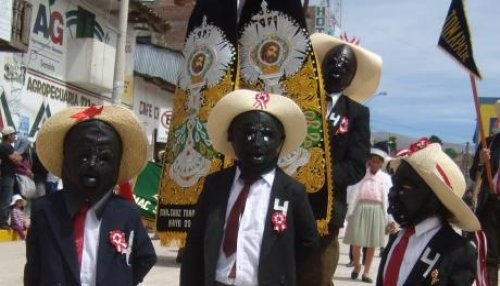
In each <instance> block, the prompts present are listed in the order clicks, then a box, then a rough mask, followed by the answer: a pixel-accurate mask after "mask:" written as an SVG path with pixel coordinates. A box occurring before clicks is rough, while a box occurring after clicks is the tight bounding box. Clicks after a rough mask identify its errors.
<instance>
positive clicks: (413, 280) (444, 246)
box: [404, 223, 456, 286]
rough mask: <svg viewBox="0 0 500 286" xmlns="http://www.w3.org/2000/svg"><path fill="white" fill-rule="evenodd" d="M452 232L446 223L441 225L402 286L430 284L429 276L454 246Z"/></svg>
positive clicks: (454, 241)
mask: <svg viewBox="0 0 500 286" xmlns="http://www.w3.org/2000/svg"><path fill="white" fill-rule="evenodd" d="M452 232H453V233H452ZM454 232H455V231H454V230H453V229H452V228H451V227H450V226H449V225H448V224H447V223H444V224H443V227H441V229H440V230H439V231H438V232H437V233H436V235H434V237H433V238H432V239H431V240H430V241H429V243H428V244H427V246H426V247H425V248H424V251H423V252H422V253H421V254H420V257H419V259H418V261H417V263H416V264H415V266H414V267H413V269H412V271H411V272H410V275H409V276H408V278H407V279H406V281H405V284H404V285H406V286H410V285H424V284H425V285H428V284H429V283H430V282H431V274H432V273H433V272H434V271H435V270H438V269H439V267H440V265H441V262H442V261H443V257H446V255H447V254H448V253H449V252H450V251H451V250H452V249H453V248H455V246H456V240H454V239H453V235H454ZM439 272H441V271H439Z"/></svg>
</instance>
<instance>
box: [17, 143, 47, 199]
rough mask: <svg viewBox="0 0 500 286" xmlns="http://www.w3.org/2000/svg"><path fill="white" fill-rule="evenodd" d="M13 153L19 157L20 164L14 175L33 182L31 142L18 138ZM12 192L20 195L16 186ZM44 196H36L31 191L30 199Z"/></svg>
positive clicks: (36, 194)
mask: <svg viewBox="0 0 500 286" xmlns="http://www.w3.org/2000/svg"><path fill="white" fill-rule="evenodd" d="M14 151H15V152H16V153H17V154H19V155H20V156H21V162H20V164H18V165H17V166H16V175H24V176H27V177H28V178H30V179H32V180H33V179H34V177H35V175H34V173H33V171H32V167H33V160H32V158H31V142H30V141H29V140H28V138H26V137H20V138H18V139H17V140H16V143H15V144H14ZM14 190H15V191H14V193H20V191H19V185H18V184H16V187H15V188H14ZM44 194H45V193H41V194H38V193H36V191H33V194H32V198H36V197H39V196H43V195H44Z"/></svg>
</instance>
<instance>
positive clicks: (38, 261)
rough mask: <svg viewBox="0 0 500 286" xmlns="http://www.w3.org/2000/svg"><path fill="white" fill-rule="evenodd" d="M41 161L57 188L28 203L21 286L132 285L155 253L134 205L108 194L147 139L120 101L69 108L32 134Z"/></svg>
mask: <svg viewBox="0 0 500 286" xmlns="http://www.w3.org/2000/svg"><path fill="white" fill-rule="evenodd" d="M36 146H37V152H38V156H39V158H40V160H41V162H42V163H43V164H44V166H45V167H46V168H47V170H48V171H50V172H52V173H53V174H55V175H57V176H61V177H62V180H63V183H64V189H63V190H62V191H59V192H56V193H53V194H51V195H49V196H44V197H41V198H38V199H36V200H34V201H33V205H32V211H31V226H30V230H29V231H28V235H27V237H26V258H27V262H26V267H25V271H24V285H26V286H35V285H39V286H45V285H137V284H139V283H140V282H142V280H143V278H144V277H145V275H146V274H147V273H148V272H149V270H150V269H151V268H152V267H153V265H154V263H155V261H156V254H155V250H154V248H153V245H152V243H151V240H150V238H149V236H148V234H147V232H146V229H145V228H144V226H143V224H142V221H141V218H140V212H139V208H138V207H137V206H136V205H135V204H133V203H131V202H129V201H127V200H125V199H123V198H121V197H120V196H117V195H115V194H114V193H113V188H114V186H115V185H116V184H117V183H119V182H126V181H128V180H130V179H131V178H133V177H134V176H136V175H137V174H138V173H139V172H140V170H141V169H142V168H143V167H144V165H145V163H146V158H147V146H148V143H147V138H146V134H145V132H144V130H143V127H142V125H141V123H140V122H139V120H138V119H137V117H136V116H135V115H134V113H133V112H132V111H131V110H129V109H127V108H125V107H122V106H117V105H105V106H101V107H96V106H91V107H88V108H84V107H71V108H67V109H64V110H62V111H59V112H58V113H56V114H54V115H53V116H52V117H50V118H49V119H48V120H47V121H45V123H44V125H43V126H42V128H41V129H40V130H39V132H38V137H37V144H36Z"/></svg>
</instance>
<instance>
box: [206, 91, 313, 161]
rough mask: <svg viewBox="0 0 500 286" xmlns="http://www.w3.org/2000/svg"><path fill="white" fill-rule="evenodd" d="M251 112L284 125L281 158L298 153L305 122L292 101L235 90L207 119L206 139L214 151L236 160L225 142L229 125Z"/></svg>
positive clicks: (231, 146) (231, 147) (264, 94)
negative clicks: (266, 114)
mask: <svg viewBox="0 0 500 286" xmlns="http://www.w3.org/2000/svg"><path fill="white" fill-rule="evenodd" d="M251 110H260V111H264V112H267V113H270V114H272V115H273V116H275V117H276V118H278V120H279V121H281V124H283V127H284V130H285V135H286V136H285V141H284V142H283V147H282V149H281V154H280V155H284V154H287V153H289V152H291V151H293V150H295V149H297V147H299V145H300V144H302V141H304V138H305V136H306V131H307V130H306V128H307V125H306V119H305V117H304V114H303V113H302V110H301V109H300V107H299V106H298V105H297V104H296V103H295V102H294V101H293V100H291V99H289V98H288V97H285V96H281V95H279V94H271V93H265V92H258V91H253V90H247V89H238V90H235V91H232V92H230V93H228V94H226V95H225V96H224V97H223V98H222V99H221V100H219V101H218V102H217V104H216V105H215V106H214V108H213V109H212V112H211V113H210V115H209V117H208V122H207V131H208V136H209V137H210V140H211V141H212V145H213V146H214V148H215V149H216V150H217V151H219V152H221V153H222V154H224V155H226V156H229V157H232V158H235V159H236V155H235V153H234V150H233V145H232V144H231V142H229V141H228V134H227V132H228V129H229V125H230V124H231V121H232V120H233V119H234V118H235V117H236V116H238V115H239V114H241V113H243V112H246V111H251Z"/></svg>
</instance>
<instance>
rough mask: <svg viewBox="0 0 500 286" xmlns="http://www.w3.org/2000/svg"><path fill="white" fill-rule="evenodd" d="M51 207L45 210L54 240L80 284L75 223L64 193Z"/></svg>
mask: <svg viewBox="0 0 500 286" xmlns="http://www.w3.org/2000/svg"><path fill="white" fill-rule="evenodd" d="M53 197H54V200H52V201H51V205H50V207H48V208H45V209H44V213H45V215H46V216H47V221H48V222H49V223H48V225H49V226H50V230H51V231H52V233H53V236H52V237H53V239H54V240H55V241H56V243H57V245H58V246H59V248H60V251H61V255H62V256H63V257H64V259H65V260H66V263H67V264H68V266H69V269H70V270H71V273H72V274H73V277H74V278H75V281H78V283H80V270H79V269H78V262H77V258H76V248H75V238H74V236H73V222H72V220H71V217H70V215H69V214H68V211H67V210H66V205H65V203H64V199H63V195H62V191H61V192H59V193H58V195H55V196H53Z"/></svg>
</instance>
